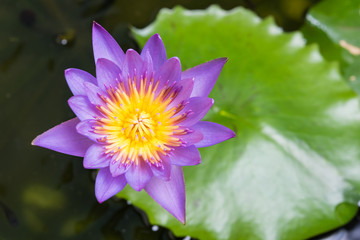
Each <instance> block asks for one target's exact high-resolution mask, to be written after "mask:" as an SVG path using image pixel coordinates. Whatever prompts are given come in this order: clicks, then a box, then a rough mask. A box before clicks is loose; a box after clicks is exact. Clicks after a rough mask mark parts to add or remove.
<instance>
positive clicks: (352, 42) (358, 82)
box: [302, 0, 360, 94]
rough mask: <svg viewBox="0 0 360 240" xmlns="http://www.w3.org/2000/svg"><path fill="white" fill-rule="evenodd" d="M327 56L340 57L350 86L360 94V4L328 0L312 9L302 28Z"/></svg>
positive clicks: (331, 57)
mask: <svg viewBox="0 0 360 240" xmlns="http://www.w3.org/2000/svg"><path fill="white" fill-rule="evenodd" d="M302 31H303V32H304V33H305V37H306V39H308V40H309V41H310V42H314V41H316V42H318V43H319V45H320V48H321V50H322V52H323V53H324V55H325V56H326V57H329V59H331V60H338V61H340V63H341V67H342V69H343V72H344V74H345V79H346V80H347V81H348V83H349V85H350V86H351V87H352V88H353V89H354V90H355V91H356V92H357V93H358V94H360V3H359V1H357V0H345V1H337V0H328V1H323V2H321V3H319V4H318V5H316V6H315V7H314V8H312V9H311V10H310V12H309V14H308V15H307V17H306V24H305V27H304V28H303V30H302Z"/></svg>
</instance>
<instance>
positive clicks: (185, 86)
mask: <svg viewBox="0 0 360 240" xmlns="http://www.w3.org/2000/svg"><path fill="white" fill-rule="evenodd" d="M177 87H180V91H179V93H178V94H177V96H176V98H175V99H174V100H173V101H172V102H171V103H170V104H169V106H168V107H167V108H166V109H167V110H168V109H171V108H172V107H175V106H176V105H178V104H179V103H181V102H182V101H185V100H187V99H189V97H190V95H191V92H192V90H193V87H194V79H191V78H186V79H182V80H180V82H177V83H176V85H175V88H177Z"/></svg>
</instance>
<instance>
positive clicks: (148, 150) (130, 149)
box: [94, 78, 187, 166]
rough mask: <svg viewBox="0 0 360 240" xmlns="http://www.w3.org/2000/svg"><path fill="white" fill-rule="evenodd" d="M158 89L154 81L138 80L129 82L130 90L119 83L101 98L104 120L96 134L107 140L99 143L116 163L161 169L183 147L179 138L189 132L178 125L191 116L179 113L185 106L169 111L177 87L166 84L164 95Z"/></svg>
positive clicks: (98, 123)
mask: <svg viewBox="0 0 360 240" xmlns="http://www.w3.org/2000/svg"><path fill="white" fill-rule="evenodd" d="M137 85H139V86H137ZM158 87H159V81H154V79H153V78H151V79H150V80H148V79H146V78H142V79H140V81H137V80H136V79H135V78H134V79H133V80H131V79H128V88H126V87H125V85H124V83H123V82H119V83H118V85H117V86H116V87H115V88H114V87H110V88H108V89H107V94H108V96H100V98H101V99H102V101H103V103H104V104H102V105H98V106H97V109H98V110H99V111H100V113H101V114H102V115H103V116H102V118H98V119H96V121H97V122H96V126H95V127H94V132H95V133H97V134H101V135H103V136H105V137H99V139H97V140H98V142H100V143H102V144H104V145H105V154H108V155H109V156H112V161H121V163H122V164H132V163H134V164H139V161H145V162H148V163H150V164H155V165H157V166H158V165H160V164H161V163H162V160H161V157H162V156H164V155H166V154H167V152H168V151H170V150H171V149H172V148H173V147H178V146H181V145H182V142H181V140H180V138H179V137H180V136H182V135H184V134H186V133H187V132H186V130H185V129H182V128H179V126H178V124H179V123H180V122H182V121H183V120H185V119H186V116H187V113H185V114H182V115H177V113H179V112H180V111H181V110H182V109H183V108H184V104H183V103H180V104H178V105H177V106H175V107H172V108H171V109H168V106H169V104H170V103H171V102H172V101H173V100H174V99H175V98H176V96H177V94H178V91H179V90H178V89H177V88H176V87H174V85H172V86H168V85H167V84H165V86H164V87H163V88H162V89H161V90H160V91H158ZM156 92H158V93H157V94H156Z"/></svg>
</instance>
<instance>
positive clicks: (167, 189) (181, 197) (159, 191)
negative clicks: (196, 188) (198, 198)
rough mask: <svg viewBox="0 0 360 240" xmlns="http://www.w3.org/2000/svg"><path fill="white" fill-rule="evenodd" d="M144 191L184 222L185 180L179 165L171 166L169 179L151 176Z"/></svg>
mask: <svg viewBox="0 0 360 240" xmlns="http://www.w3.org/2000/svg"><path fill="white" fill-rule="evenodd" d="M145 191H146V192H147V193H148V194H149V195H150V196H151V197H152V198H153V199H154V200H155V201H156V202H157V203H158V204H160V206H162V207H163V208H165V209H166V210H167V211H168V212H169V213H171V214H172V215H173V216H174V217H175V218H176V219H178V220H179V221H180V222H182V223H183V224H185V182H184V175H183V171H182V168H181V167H179V166H174V165H173V166H172V169H171V178H170V180H169V181H163V180H162V179H160V178H157V177H154V178H152V180H151V181H150V182H149V183H148V185H147V186H146V187H145Z"/></svg>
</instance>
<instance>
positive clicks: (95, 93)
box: [84, 83, 107, 106]
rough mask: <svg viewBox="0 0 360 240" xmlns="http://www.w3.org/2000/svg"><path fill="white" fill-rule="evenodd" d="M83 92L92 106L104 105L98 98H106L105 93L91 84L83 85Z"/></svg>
mask: <svg viewBox="0 0 360 240" xmlns="http://www.w3.org/2000/svg"><path fill="white" fill-rule="evenodd" d="M84 86H85V90H86V94H87V97H88V98H89V101H90V102H91V103H92V104H94V105H100V106H103V105H105V103H104V101H103V100H102V99H101V98H100V96H103V97H105V96H107V93H106V92H104V91H103V90H101V89H100V88H99V87H98V86H96V85H94V84H92V83H84Z"/></svg>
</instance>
